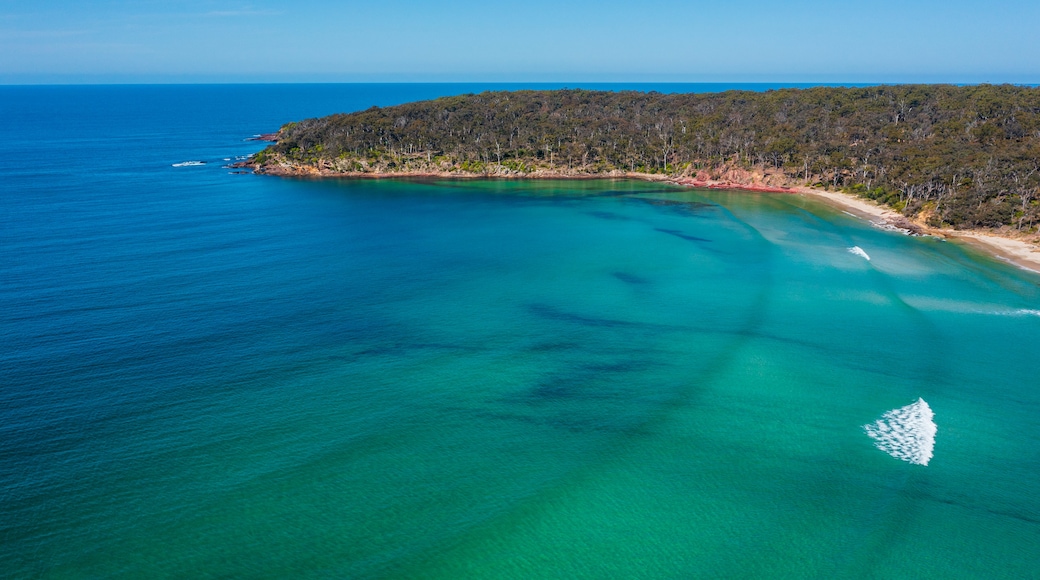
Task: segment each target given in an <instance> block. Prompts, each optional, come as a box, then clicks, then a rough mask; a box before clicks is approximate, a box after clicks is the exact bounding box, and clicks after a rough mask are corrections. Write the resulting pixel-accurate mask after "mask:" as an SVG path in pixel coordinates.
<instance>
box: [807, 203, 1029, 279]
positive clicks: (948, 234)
mask: <svg viewBox="0 0 1040 580" xmlns="http://www.w3.org/2000/svg"><path fill="white" fill-rule="evenodd" d="M794 190H795V191H796V192H798V193H800V194H803V195H809V196H812V197H815V198H818V199H823V200H826V201H829V202H831V203H832V204H834V205H835V206H838V207H840V208H843V209H846V210H849V212H850V213H853V214H858V215H860V216H861V217H865V218H867V219H871V221H875V220H876V221H881V222H884V223H889V224H894V225H896V226H897V227H898V224H899V222H900V221H903V220H905V219H906V218H905V217H903V216H902V215H901V214H899V213H898V212H896V211H894V210H892V209H889V208H887V207H882V206H880V205H877V204H876V203H873V202H871V201H869V200H865V199H862V198H859V197H856V196H853V195H850V194H846V193H838V192H833V191H823V190H820V189H813V188H811V187H797V188H794ZM915 225H917V226H918V227H920V228H921V229H922V230H924V231H925V233H928V234H931V235H935V236H941V237H944V238H950V239H953V240H959V241H963V242H966V243H969V244H971V245H973V246H975V247H976V248H980V249H982V250H985V251H986V252H988V253H990V254H993V255H994V256H996V257H998V258H1001V259H1003V260H1006V261H1008V262H1011V263H1012V264H1014V265H1016V266H1018V267H1019V268H1022V269H1025V270H1029V271H1031V272H1037V273H1040V247H1037V246H1036V245H1034V244H1030V243H1028V242H1024V241H1022V240H1014V239H1011V238H1004V237H1001V236H995V235H991V234H985V233H981V232H974V231H964V230H950V229H938V228H929V227H925V226H921V225H920V224H915Z"/></svg>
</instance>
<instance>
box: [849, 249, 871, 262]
mask: <svg viewBox="0 0 1040 580" xmlns="http://www.w3.org/2000/svg"><path fill="white" fill-rule="evenodd" d="M847 249H848V250H849V253H850V254H856V255H857V256H862V257H864V258H866V259H867V261H868V262H869V261H870V256H868V255H867V253H866V252H864V251H863V248H861V247H859V246H852V247H851V248H847Z"/></svg>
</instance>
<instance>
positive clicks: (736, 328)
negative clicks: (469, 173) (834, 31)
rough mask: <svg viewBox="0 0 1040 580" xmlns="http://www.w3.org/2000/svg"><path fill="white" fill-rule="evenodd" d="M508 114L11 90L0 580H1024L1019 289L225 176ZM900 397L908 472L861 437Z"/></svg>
mask: <svg viewBox="0 0 1040 580" xmlns="http://www.w3.org/2000/svg"><path fill="white" fill-rule="evenodd" d="M522 86H523V85H508V86H507V85H253V86H249V85H244V86H243V85H237V86H236V85H232V86H85V87H0V120H2V121H3V126H4V139H3V140H2V141H0V180H2V181H0V183H2V186H0V197H2V203H3V205H2V209H0V305H2V308H0V381H2V383H0V576H3V577H16V578H21V577H63V578H65V577H91V578H96V577H153V576H178V577H208V576H212V577H228V576H232V577H242V576H256V577H300V576H319V577H329V576H332V577H409V578H411V577H424V576H425V577H439V578H449V577H450V578H458V577H488V578H490V577H496V578H498V577H516V578H529V577H538V576H541V577H561V578H562V577H568V578H569V577H647V578H659V577H677V578H678V577H681V578H688V577H696V576H706V577H714V576H719V577H806V576H826V577H884V578H896V577H907V578H910V577H914V578H948V577H958V576H961V577H1007V578H1016V577H1028V576H1029V575H1031V574H1033V573H1035V570H1036V560H1035V554H1036V553H1037V549H1038V548H1040V478H1038V477H1037V475H1038V474H1040V453H1038V452H1037V450H1038V449H1040V393H1038V391H1037V389H1036V387H1037V381H1036V373H1035V362H1034V359H1035V356H1036V345H1037V344H1040V289H1038V278H1037V276H1036V275H1034V274H1031V273H1027V272H1022V271H1018V270H1015V269H1013V268H1012V267H1010V266H1008V265H1005V264H1002V263H999V262H996V261H994V260H991V259H989V258H987V257H985V256H982V255H980V254H978V253H976V252H974V251H972V250H971V249H969V248H964V247H961V246H959V245H956V244H953V243H946V242H939V241H936V240H928V239H913V238H907V237H903V236H899V235H895V234H892V233H889V232H883V231H879V230H876V229H874V228H871V227H870V226H869V225H868V224H866V223H864V222H860V221H858V220H855V219H852V218H850V217H849V216H846V215H844V214H842V213H840V212H839V211H836V210H834V209H831V208H829V207H826V206H823V205H820V204H818V203H816V202H813V201H812V200H809V199H805V198H801V197H796V196H776V195H758V194H750V193H733V192H710V191H695V190H684V189H679V188H673V187H662V186H657V185H652V184H646V183H639V182H623V181H604V182H493V181H492V182H480V181H475V182H428V181H427V182H409V181H380V182H371V181H369V182H357V181H354V182H352V181H306V180H286V179H278V178H271V177H261V176H254V175H235V174H232V173H231V172H230V171H229V170H228V169H225V168H223V165H225V164H226V163H227V161H226V160H234V159H236V158H238V157H241V156H245V155H248V154H250V153H252V152H255V151H257V150H259V149H260V148H261V147H262V144H260V143H257V142H254V141H248V140H247V139H248V138H249V137H250V136H252V135H254V134H257V133H262V132H268V131H273V130H275V129H277V128H278V126H280V125H281V124H283V123H285V122H288V121H292V120H298V119H301V118H306V117H313V116H319V115H325V114H330V113H335V112H343V111H351V110H359V109H365V108H368V107H369V106H371V105H380V106H387V105H392V104H396V103H401V102H407V101H412V100H417V99H424V98H432V97H435V96H440V95H447V94H458V93H465V92H476V91H480V90H483V89H485V88H496V89H497V88H521V87H522ZM543 86H544V85H543ZM561 86H562V85H561ZM587 88H626V89H627V88H638V89H648V90H659V91H662V92H665V91H679V90H717V89H720V88H731V86H715V85H711V86H706V85H697V86H687V85H683V86H677V85H625V86H619V85H611V86H602V85H600V86H587ZM733 88H753V89H759V90H761V89H765V88H769V87H767V86H762V85H758V86H754V87H747V86H738V87H733ZM193 160H197V161H203V162H205V163H206V164H205V165H201V166H188V167H174V166H173V165H174V164H176V163H180V162H184V161H193ZM854 246H855V247H860V248H862V249H864V250H865V251H866V252H868V253H869V255H870V257H871V260H870V261H867V260H865V259H863V258H862V257H860V256H859V255H856V254H852V253H850V252H849V251H848V248H850V247H854ZM918 397H922V398H923V399H925V400H927V401H928V403H929V404H930V405H931V408H932V409H934V411H935V422H936V423H937V425H938V434H937V436H936V442H935V456H934V459H933V460H932V462H931V463H929V464H928V465H927V466H922V465H912V464H910V463H907V462H904V461H899V460H898V459H895V458H893V457H891V456H889V455H886V454H885V453H883V452H881V451H879V450H878V449H876V448H875V447H874V445H873V443H872V441H871V439H870V438H868V437H867V436H866V435H865V434H864V432H863V429H862V426H863V425H864V424H867V423H869V422H872V421H874V420H876V419H878V417H880V416H881V414H882V413H883V412H884V411H887V410H889V409H894V408H897V407H901V406H903V405H907V404H909V403H912V402H913V401H915V400H916V399H917V398H918Z"/></svg>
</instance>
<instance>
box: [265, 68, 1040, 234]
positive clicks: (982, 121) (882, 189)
mask: <svg viewBox="0 0 1040 580" xmlns="http://www.w3.org/2000/svg"><path fill="white" fill-rule="evenodd" d="M276 139H277V143H275V144H273V145H271V146H270V147H268V148H267V149H265V150H263V151H261V152H260V153H258V154H257V155H256V156H255V157H254V158H253V161H252V164H253V166H254V167H255V168H256V170H257V171H258V172H261V173H264V172H266V173H282V174H294V173H299V174H306V173H320V174H324V175H387V174H391V175H392V174H401V175H418V174H445V173H454V174H460V175H485V176H488V177H537V176H548V175H563V176H596V175H603V176H609V175H614V176H616V175H632V174H644V175H657V176H671V177H677V178H678V177H700V178H702V179H718V178H719V176H721V175H723V174H726V173H729V174H732V173H733V172H734V171H742V172H745V174H746V175H748V176H751V178H752V179H753V180H758V181H761V182H762V183H767V184H772V185H784V186H793V185H806V186H815V187H818V188H826V189H831V190H841V191H847V192H850V193H855V194H858V195H861V196H864V197H867V198H870V199H874V200H877V201H879V202H881V203H883V204H887V205H889V206H891V207H893V208H895V209H897V210H899V211H901V212H903V213H904V214H905V215H907V216H910V217H915V218H917V219H918V220H921V221H924V222H926V223H928V224H929V225H932V226H936V227H942V226H945V227H956V228H996V229H1003V230H1005V231H1008V230H1012V231H1015V232H1022V233H1027V232H1036V231H1037V227H1038V226H1040V88H1032V87H1020V86H1010V85H999V86H993V85H977V86H952V85H896V86H878V87H869V88H836V87H821V88H811V89H782V90H774V91H767V92H747V91H728V92H724V93H713V94H659V93H653V92H651V93H641V92H632V91H626V92H598V91H585V90H558V91H515V92H486V93H481V94H476V95H472V94H471V95H461V96H455V97H446V98H441V99H436V100H431V101H422V102H416V103H409V104H405V105H399V106H394V107H386V108H379V107H373V108H371V109H368V110H365V111H360V112H356V113H350V114H340V115H332V116H329V117H324V118H320V119H308V120H305V121H300V122H295V123H289V124H287V125H285V126H283V127H282V128H281V129H280V130H279V132H278V133H277V136H276Z"/></svg>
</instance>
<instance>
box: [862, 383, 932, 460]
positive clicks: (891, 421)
mask: <svg viewBox="0 0 1040 580" xmlns="http://www.w3.org/2000/svg"><path fill="white" fill-rule="evenodd" d="M934 417H935V414H934V413H932V408H931V407H929V406H928V403H926V402H925V401H924V399H917V401H916V402H914V403H911V404H909V405H907V406H905V407H900V408H898V409H892V410H891V411H889V412H887V413H885V414H884V415H882V416H881V418H880V419H878V420H877V421H874V422H873V423H871V424H869V425H864V426H863V429H864V430H865V431H866V432H867V435H869V436H870V437H871V438H872V439H874V446H875V447H877V448H878V449H880V450H882V451H884V452H885V453H888V454H889V455H891V456H892V457H895V458H896V459H902V460H903V461H908V462H910V463H913V464H915V465H928V462H929V461H930V460H931V459H932V448H933V447H935V432H936V431H937V427H936V425H935V421H933V420H932V419H933V418H934Z"/></svg>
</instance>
